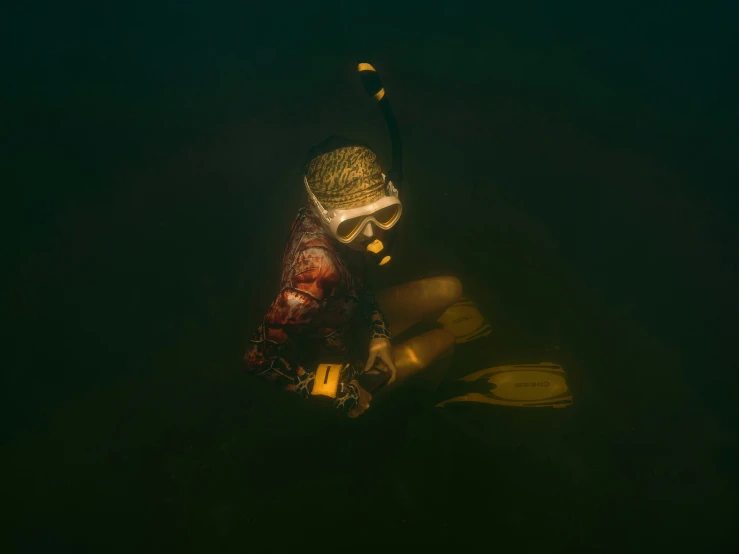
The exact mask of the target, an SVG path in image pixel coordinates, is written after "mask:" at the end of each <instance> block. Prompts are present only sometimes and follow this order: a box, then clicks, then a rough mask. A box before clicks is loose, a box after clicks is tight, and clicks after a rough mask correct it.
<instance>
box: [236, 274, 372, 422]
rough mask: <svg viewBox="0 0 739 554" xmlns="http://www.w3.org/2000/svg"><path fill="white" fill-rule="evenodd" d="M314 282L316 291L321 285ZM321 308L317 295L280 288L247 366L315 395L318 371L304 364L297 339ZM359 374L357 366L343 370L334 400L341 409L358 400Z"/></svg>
mask: <svg viewBox="0 0 739 554" xmlns="http://www.w3.org/2000/svg"><path fill="white" fill-rule="evenodd" d="M303 283H305V281H303ZM312 285H314V286H313V289H312V290H313V292H315V290H316V288H315V287H316V286H317V285H316V283H312ZM319 308H320V304H319V302H318V301H317V299H316V298H315V297H314V296H312V295H311V294H308V293H306V292H304V291H303V290H300V289H297V288H286V289H283V290H282V291H280V294H279V295H278V296H277V298H276V299H275V301H274V302H273V303H272V305H271V306H270V309H269V310H268V312H267V314H266V315H265V317H264V321H263V322H262V325H260V326H259V328H258V329H257V330H256V332H255V333H254V335H253V336H252V339H251V342H250V344H249V348H248V349H247V352H246V355H245V356H244V362H245V365H246V369H247V370H248V371H250V372H251V373H254V374H255V375H258V376H259V377H262V378H264V379H266V380H267V381H271V382H274V383H276V384H278V385H281V386H282V388H284V389H285V390H289V391H292V392H296V393H298V394H300V395H301V396H303V397H304V398H310V397H312V396H313V386H314V384H315V379H316V371H315V369H313V368H305V367H303V366H302V364H301V363H300V359H299V352H296V351H295V350H296V349H295V345H294V339H295V338H296V337H298V336H300V335H301V334H304V333H306V332H307V331H308V330H310V328H311V327H312V322H313V321H315V317H316V315H317V313H318V310H319ZM355 376H356V369H355V368H346V369H345V370H343V371H342V373H341V374H340V378H339V382H338V384H337V388H336V392H335V397H334V399H333V404H334V407H335V408H336V409H337V410H339V411H341V412H348V411H350V410H352V409H353V408H354V407H355V406H356V404H357V402H358V399H359V389H358V388H357V386H356V385H355V384H354V383H353V382H352V381H353V380H354V377H355Z"/></svg>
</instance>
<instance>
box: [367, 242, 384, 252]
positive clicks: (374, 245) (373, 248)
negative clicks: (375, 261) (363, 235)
mask: <svg viewBox="0 0 739 554" xmlns="http://www.w3.org/2000/svg"><path fill="white" fill-rule="evenodd" d="M383 248H385V245H384V244H382V241H381V240H379V239H375V240H373V241H372V242H370V243H369V244H368V245H367V252H371V253H372V254H379V253H380V252H382V249H383Z"/></svg>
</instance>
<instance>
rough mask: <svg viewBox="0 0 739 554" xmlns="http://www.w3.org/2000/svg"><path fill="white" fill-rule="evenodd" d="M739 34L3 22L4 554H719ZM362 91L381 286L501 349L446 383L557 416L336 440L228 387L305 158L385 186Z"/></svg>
mask: <svg viewBox="0 0 739 554" xmlns="http://www.w3.org/2000/svg"><path fill="white" fill-rule="evenodd" d="M270 10H271V11H270ZM732 12H734V13H732ZM735 12H736V10H735V9H729V8H728V7H722V6H720V5H716V6H713V5H710V4H708V3H703V4H701V5H700V6H689V5H687V4H684V3H681V4H680V5H679V6H673V5H668V4H664V5H662V6H655V7H641V8H637V7H628V6H624V5H619V6H613V7H603V6H600V5H598V6H595V5H588V4H584V3H583V5H562V4H557V5H556V7H555V6H554V5H552V6H549V5H544V6H525V7H521V8H513V7H507V8H488V9H487V10H486V11H483V12H481V11H480V9H479V8H476V9H474V10H473V9H472V8H469V9H463V8H462V7H461V6H460V4H452V5H451V6H447V7H445V8H443V9H441V8H435V9H433V10H432V8H431V6H430V5H423V6H421V5H419V6H409V7H407V8H403V9H399V10H398V12H396V13H393V14H389V13H388V14H380V13H378V12H377V11H376V10H375V9H374V8H373V6H369V5H368V6H366V7H365V6H364V5H361V6H360V5H358V6H349V7H343V8H340V9H333V8H329V7H325V6H324V5H322V6H312V5H307V4H304V5H302V6H299V7H298V6H288V5H284V6H276V7H275V8H272V7H270V6H266V5H265V6H261V7H259V8H256V9H251V8H247V7H241V8H239V9H235V10H219V9H216V8H213V7H209V6H207V5H206V4H205V3H194V2H191V3H180V5H178V6H176V7H175V6H171V7H170V8H169V9H165V8H164V7H151V6H150V5H149V4H148V3H141V4H140V5H136V4H133V3H128V4H126V5H121V6H120V7H116V8H112V7H98V8H95V9H88V10H71V9H70V8H68V7H64V6H62V5H59V6H56V7H50V6H35V7H26V8H15V9H14V10H10V11H9V12H8V17H7V18H4V26H5V27H6V28H5V29H4V32H3V36H4V38H5V39H6V40H5V46H6V47H9V48H10V52H11V56H10V57H8V58H7V61H6V63H5V65H4V68H5V74H4V75H5V79H4V82H5V86H4V87H3V88H4V90H3V92H4V93H5V96H6V101H5V102H4V105H3V107H4V108H5V111H6V113H5V114H4V116H3V121H4V125H3V126H2V129H3V135H4V137H3V138H4V139H5V140H4V145H5V146H4V148H3V157H4V164H3V165H4V166H5V168H6V169H5V170H4V174H5V175H6V179H4V181H5V183H6V187H4V189H5V190H7V191H9V194H8V195H7V196H6V201H5V202H4V203H3V207H4V208H5V212H6V213H5V216H4V217H3V222H4V223H5V226H6V233H5V234H6V237H7V239H6V249H7V252H8V254H7V258H9V260H10V264H9V268H10V269H9V271H6V275H7V277H8V283H7V286H6V287H5V291H6V298H5V301H4V303H5V305H6V306H7V309H6V312H5V313H7V314H8V315H9V319H10V325H9V326H8V327H6V329H7V328H10V332H9V333H6V338H7V339H9V341H8V343H9V344H8V346H7V347H6V351H9V352H10V353H11V354H10V356H9V357H8V359H9V360H10V363H9V364H5V365H4V371H3V389H2V390H3V392H4V393H5V394H4V396H5V399H4V400H3V408H4V414H5V415H4V418H3V422H4V423H5V424H6V425H4V426H3V435H2V455H1V456H0V458H1V459H2V463H3V477H4V487H3V489H4V490H3V498H4V500H5V502H4V504H5V506H6V507H7V508H8V510H6V511H7V512H9V515H8V516H6V517H5V518H4V521H3V523H4V525H5V526H7V530H6V531H5V532H4V533H3V539H4V541H5V540H7V541H8V547H7V548H5V547H4V548H3V551H8V552H61V551H74V552H82V551H94V552H113V551H128V552H131V551H135V552H156V551H162V552H172V551H175V550H177V551H187V552H190V551H192V552H220V551H237V550H239V551H244V550H245V549H249V548H257V549H262V550H275V549H276V550H278V551H279V550H280V547H281V545H282V546H284V545H288V544H290V545H294V544H295V543H296V542H300V541H301V540H303V539H301V537H306V536H307V537H316V536H318V535H317V533H318V531H317V529H319V528H321V527H322V528H323V529H328V530H329V531H327V533H328V534H327V535H326V536H327V537H329V539H326V540H327V542H326V544H325V547H326V548H330V549H333V548H338V547H340V546H344V547H345V545H346V544H347V541H348V544H351V545H353V546H352V547H353V548H360V549H361V548H362V547H364V546H367V545H369V544H372V545H377V544H379V545H383V546H384V547H385V548H392V547H393V546H396V545H418V547H419V548H427V546H428V548H429V549H431V548H434V546H435V545H438V544H447V543H448V544H451V543H452V542H455V543H456V544H468V545H474V546H476V547H479V548H489V549H491V550H492V549H496V550H498V551H504V552H534V551H540V550H545V551H547V552H559V551H570V552H580V551H581V552H611V551H618V552H624V551H625V552H640V551H650V552H656V551H662V550H667V549H668V548H669V549H671V550H672V551H685V552H696V551H700V552H731V551H733V550H734V549H735V548H736V546H737V539H736V532H735V530H734V522H735V520H736V513H737V502H736V500H737V497H736V486H737V479H736V474H735V468H736V467H737V461H739V460H738V456H737V435H736V406H737V402H736V398H735V394H734V393H735V391H736V390H737V387H738V386H739V382H738V380H737V377H736V362H735V361H734V360H735V355H734V351H735V348H734V345H733V343H734V339H735V335H736V329H737V327H738V326H737V323H738V322H737V315H736V314H737V313H739V311H738V310H739V305H738V302H737V294H736V290H735V283H736V282H737V264H736V252H737V249H736V244H737V243H738V241H737V239H739V229H738V227H737V209H736V208H737V202H736V200H737V194H736V183H737V177H739V171H737V169H738V168H737V148H738V147H739V142H738V141H737V138H736V128H737V123H739V118H738V117H737V116H738V115H739V112H738V111H737V105H736V98H737V88H738V87H737V84H739V83H737V77H736V72H735V71H733V66H734V65H735V63H734V59H735V55H734V54H735V52H736V50H737V48H736V47H737V39H736V37H735V33H733V30H732V25H733V23H732V22H733V21H736V13H735ZM357 61H370V62H372V63H374V64H375V65H376V67H377V68H378V70H379V71H380V72H381V75H382V77H383V79H384V81H385V85H386V87H387V89H388V92H389V94H390V95H391V98H392V102H393V106H394V109H395V112H396V115H397V118H398V120H399V123H400V125H401V129H402V131H403V134H404V139H405V149H406V157H407V159H406V168H405V173H406V177H407V179H408V186H409V187H411V188H410V193H411V200H412V202H411V203H409V205H408V209H407V210H406V212H405V214H406V217H407V221H406V230H407V234H406V235H405V236H404V237H403V240H402V242H401V243H400V244H399V247H398V253H397V256H396V261H397V264H396V265H395V266H394V267H392V268H391V269H389V270H388V273H387V274H384V275H380V276H379V277H378V278H379V279H380V280H381V282H384V283H386V284H388V283H393V282H400V281H402V280H405V279H411V278H416V277H420V276H422V275H425V274H428V273H440V272H446V273H452V274H455V275H458V276H459V277H460V278H461V279H462V281H463V283H464V285H465V287H466V293H467V294H468V295H469V296H471V297H472V298H474V299H475V301H476V302H477V304H478V305H479V306H480V308H481V310H482V311H483V312H484V313H485V315H486V316H487V317H488V319H489V320H490V321H491V323H492V325H493V328H494V334H493V335H492V337H491V338H490V339H489V340H487V341H485V342H483V341H480V342H479V343H476V344H472V345H470V347H469V348H467V349H464V350H460V351H459V352H458V356H457V358H456V359H455V362H454V367H453V370H454V371H455V372H465V371H466V370H467V369H468V368H469V370H470V371H472V370H476V369H480V368H483V367H487V366H489V365H495V364H499V363H504V362H508V361H537V360H539V359H542V358H545V357H551V356H553V357H555V358H556V359H557V360H558V361H561V362H562V363H563V364H564V365H565V367H566V369H567V370H568V372H569V380H570V384H571V385H572V388H573V390H574V394H575V404H574V405H573V406H572V407H571V408H568V409H566V410H558V411H551V410H542V411H539V410H532V411H518V410H505V409H503V410H495V409H483V408H484V407H478V406H472V407H466V408H448V409H445V410H434V409H433V408H431V403H430V401H429V399H428V398H426V397H425V396H424V395H423V394H421V393H420V392H416V391H408V392H407V394H406V395H405V396H404V397H402V398H401V399H399V401H398V402H397V403H395V404H393V405H390V406H386V407H382V408H380V407H378V408H377V409H376V410H372V411H370V412H368V414H367V416H366V417H363V418H361V419H360V420H358V421H356V422H351V424H347V423H346V422H337V421H335V420H333V419H332V418H330V417H327V416H326V415H325V414H323V413H321V412H319V411H316V410H312V409H306V407H305V406H304V405H303V404H302V403H301V402H300V401H299V400H297V399H293V398H288V397H285V396H284V395H280V394H277V393H275V391H273V390H272V389H271V388H270V387H269V386H266V385H264V384H262V383H257V382H254V381H253V380H251V379H250V378H248V377H247V376H245V375H243V374H242V372H241V371H240V367H239V362H240V358H241V355H242V353H243V350H244V347H245V341H246V339H247V337H248V335H249V334H250V333H251V332H252V330H253V329H254V327H255V326H256V325H257V323H258V321H259V319H260V317H261V315H262V313H263V311H264V310H265V308H266V307H267V304H268V303H269V301H270V297H271V296H272V295H273V294H274V292H275V290H276V286H277V283H276V278H277V277H278V270H279V267H278V265H279V258H280V255H281V250H282V245H283V243H284V239H285V237H286V233H287V230H288V226H289V223H290V221H291V219H292V217H293V216H294V212H295V210H296V209H297V208H298V207H299V205H300V202H301V199H300V196H299V191H300V187H299V183H300V164H301V162H302V160H303V157H304V154H305V152H306V151H307V149H308V148H309V147H310V146H311V145H313V144H314V143H316V142H318V141H320V140H322V139H323V138H324V137H325V136H326V135H329V134H346V135H349V136H353V137H356V138H358V139H360V140H364V141H366V142H369V143H370V144H373V145H376V148H377V149H378V151H379V152H380V154H381V156H383V157H384V160H385V162H386V163H388V162H389V160H388V156H389V144H387V140H386V136H385V129H384V124H383V122H382V119H381V118H380V115H379V113H378V112H377V109H376V107H375V106H374V105H372V104H371V103H369V102H368V101H367V99H366V97H364V96H363V92H362V90H361V85H360V83H359V80H358V78H357V76H356V74H355V73H354V67H355V64H356V62H357ZM314 529H315V530H316V531H314ZM305 540H307V539H305ZM317 540H319V539H317V538H311V539H310V541H317ZM310 541H309V542H308V543H305V544H308V546H307V547H308V548H313V547H314V545H315V544H317V543H314V542H310ZM265 545H266V546H265ZM267 546H268V548H267ZM322 547H323V546H322ZM437 548H438V547H437Z"/></svg>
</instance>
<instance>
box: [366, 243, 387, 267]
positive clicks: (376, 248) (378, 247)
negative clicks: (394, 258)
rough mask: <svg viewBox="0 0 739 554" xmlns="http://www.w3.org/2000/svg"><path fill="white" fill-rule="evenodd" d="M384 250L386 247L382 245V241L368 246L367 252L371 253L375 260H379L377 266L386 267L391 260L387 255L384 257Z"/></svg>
mask: <svg viewBox="0 0 739 554" xmlns="http://www.w3.org/2000/svg"><path fill="white" fill-rule="evenodd" d="M384 249H385V245H384V244H382V241H381V240H379V239H375V240H373V241H372V242H370V243H369V244H368V245H367V252H369V253H370V254H371V255H372V257H373V258H375V259H376V260H379V261H378V262H377V265H385V264H386V263H388V262H389V261H390V259H391V257H390V256H389V255H388V254H387V253H386V254H384V255H383V253H382V251H383V250H384Z"/></svg>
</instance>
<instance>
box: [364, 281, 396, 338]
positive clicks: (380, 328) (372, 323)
mask: <svg viewBox="0 0 739 554" xmlns="http://www.w3.org/2000/svg"><path fill="white" fill-rule="evenodd" d="M362 300H363V302H362V304H363V306H364V315H365V318H366V319H367V323H368V325H369V328H370V331H372V338H373V339H377V338H384V339H390V338H391V337H392V335H391V334H390V325H389V324H388V322H387V319H386V318H385V315H384V314H383V313H382V310H380V306H379V305H378V304H377V299H376V298H375V293H374V292H373V291H372V289H370V288H369V287H367V288H366V289H365V291H364V298H363V299H362Z"/></svg>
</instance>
